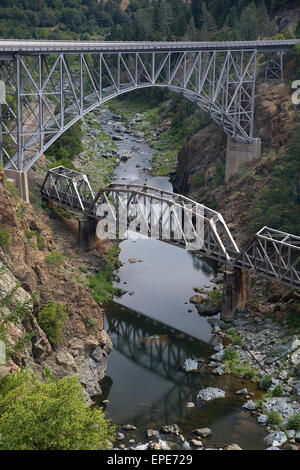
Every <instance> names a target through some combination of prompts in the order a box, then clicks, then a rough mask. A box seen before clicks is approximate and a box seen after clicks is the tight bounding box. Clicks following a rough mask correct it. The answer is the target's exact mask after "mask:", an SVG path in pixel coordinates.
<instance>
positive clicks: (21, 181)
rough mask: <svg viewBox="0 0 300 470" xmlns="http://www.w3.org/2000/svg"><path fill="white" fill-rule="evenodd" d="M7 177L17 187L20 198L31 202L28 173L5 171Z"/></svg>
mask: <svg viewBox="0 0 300 470" xmlns="http://www.w3.org/2000/svg"><path fill="white" fill-rule="evenodd" d="M5 175H6V177H7V178H8V179H9V180H10V181H11V182H12V183H13V184H14V185H15V186H16V188H17V189H18V191H19V196H20V197H21V198H22V199H24V201H26V202H29V188H28V178H27V171H17V170H5Z"/></svg>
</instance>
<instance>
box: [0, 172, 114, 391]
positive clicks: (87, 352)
mask: <svg viewBox="0 0 300 470" xmlns="http://www.w3.org/2000/svg"><path fill="white" fill-rule="evenodd" d="M42 218H43V217H42V216H41V215H40V214H39V216H36V214H35V211H34V210H33V207H32V206H31V205H30V204H26V203H24V201H21V200H20V199H18V200H17V201H16V200H15V199H14V198H13V196H12V195H11V194H10V192H9V191H8V190H7V187H6V184H5V180H4V175H3V173H1V172H0V230H1V229H4V228H5V229H6V230H8V231H9V233H10V235H11V243H10V245H9V246H8V247H6V248H5V249H3V248H1V246H0V264H1V265H5V266H6V271H5V274H4V275H2V276H1V277H0V296H1V295H3V294H4V293H5V292H7V291H9V289H10V288H12V287H13V286H15V285H16V284H17V283H18V282H20V283H21V287H20V288H19V289H18V291H17V296H18V297H19V299H22V300H24V299H26V298H29V297H30V296H31V295H32V294H33V292H34V291H37V290H38V291H39V296H38V300H37V301H36V302H35V304H34V307H33V310H32V313H31V314H30V316H29V317H28V318H27V319H26V321H24V322H23V323H22V324H20V325H19V326H18V327H14V328H13V329H12V330H13V331H12V332H11V335H12V338H14V337H15V338H17V337H18V336H20V335H21V333H22V332H23V333H24V332H29V333H32V334H33V336H32V339H31V341H30V343H29V344H27V346H26V349H25V351H24V352H22V353H21V354H20V355H19V356H18V357H17V358H15V359H14V361H10V362H9V363H8V364H7V367H6V371H11V370H14V369H16V368H18V367H24V366H30V367H33V368H34V369H38V370H43V369H44V368H45V367H48V368H49V369H50V371H51V372H52V374H53V375H54V376H55V377H62V376H64V375H67V374H68V375H69V374H77V375H78V377H79V378H80V381H81V383H82V384H83V385H84V387H85V390H86V392H87V395H89V396H92V395H95V394H98V393H100V392H101V389H100V386H99V380H100V379H101V378H102V377H103V375H104V370H105V368H106V359H107V356H108V355H109V353H110V351H111V349H112V343H111V341H110V338H109V337H108V335H107V334H106V332H105V331H104V329H103V313H102V311H101V309H100V307H99V305H98V304H97V303H96V302H95V300H94V299H93V297H92V296H91V294H90V293H89V291H88V290H87V289H86V288H85V287H84V286H83V285H81V284H79V283H77V282H75V281H74V280H72V279H70V278H69V277H70V276H68V275H67V273H66V271H64V270H63V269H62V270H58V269H57V267H55V266H54V265H52V264H50V263H49V262H47V255H49V254H51V253H53V251H55V250H56V249H57V247H56V243H55V242H54V238H53V233H52V230H51V228H50V227H49V225H47V223H45V222H47V220H46V218H45V220H42ZM51 301H56V302H61V303H62V304H64V305H65V306H66V308H67V313H68V320H67V323H66V325H65V328H64V330H63V337H62V342H61V343H60V344H59V345H58V346H56V347H53V346H51V344H50V343H49V341H48V340H47V337H46V335H45V333H44V332H43V330H42V329H41V328H40V327H39V325H38V322H37V318H36V317H37V313H38V312H39V311H40V310H41V309H42V308H43V307H45V306H46V305H47V304H48V303H49V302H51ZM91 320H92V321H91ZM90 325H92V326H90Z"/></svg>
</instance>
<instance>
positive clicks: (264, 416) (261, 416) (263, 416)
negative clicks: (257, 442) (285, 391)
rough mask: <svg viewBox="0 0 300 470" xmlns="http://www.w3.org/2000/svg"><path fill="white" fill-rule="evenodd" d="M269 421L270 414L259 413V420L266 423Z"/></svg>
mask: <svg viewBox="0 0 300 470" xmlns="http://www.w3.org/2000/svg"><path fill="white" fill-rule="evenodd" d="M267 421H268V416H267V415H259V417H258V418H257V422H258V423H260V424H264V423H266V422H267Z"/></svg>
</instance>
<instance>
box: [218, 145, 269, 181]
mask: <svg viewBox="0 0 300 470" xmlns="http://www.w3.org/2000/svg"><path fill="white" fill-rule="evenodd" d="M260 155H261V139H260V138H259V137H257V138H255V139H253V140H252V143H251V144H247V143H244V142H234V141H233V140H232V139H231V138H230V137H227V149H226V170H225V180H228V179H229V178H230V176H232V175H233V174H235V173H238V172H239V170H240V165H241V163H243V162H247V161H249V160H252V159H253V158H259V157H260Z"/></svg>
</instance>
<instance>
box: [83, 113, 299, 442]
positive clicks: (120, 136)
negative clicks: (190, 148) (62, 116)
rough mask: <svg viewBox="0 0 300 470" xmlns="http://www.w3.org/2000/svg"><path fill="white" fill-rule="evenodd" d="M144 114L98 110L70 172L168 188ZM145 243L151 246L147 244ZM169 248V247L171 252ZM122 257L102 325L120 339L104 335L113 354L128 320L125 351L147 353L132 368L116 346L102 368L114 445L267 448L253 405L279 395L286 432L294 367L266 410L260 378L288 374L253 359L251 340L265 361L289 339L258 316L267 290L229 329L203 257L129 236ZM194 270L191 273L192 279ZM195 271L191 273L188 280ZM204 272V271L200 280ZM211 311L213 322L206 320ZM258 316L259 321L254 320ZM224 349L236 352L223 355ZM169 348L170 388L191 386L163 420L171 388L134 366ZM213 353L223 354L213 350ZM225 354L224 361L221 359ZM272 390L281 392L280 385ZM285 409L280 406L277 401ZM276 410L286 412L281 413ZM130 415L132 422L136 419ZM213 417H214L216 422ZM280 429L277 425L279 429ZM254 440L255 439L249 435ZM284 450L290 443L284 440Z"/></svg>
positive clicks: (98, 180) (102, 400)
mask: <svg viewBox="0 0 300 470" xmlns="http://www.w3.org/2000/svg"><path fill="white" fill-rule="evenodd" d="M123 106H125V105H123ZM116 111H117V110H116ZM148 117H149V116H148V115H147V113H145V114H140V113H138V114H136V113H135V114H134V113H133V112H132V111H131V110H129V111H128V112H124V111H121V110H120V112H119V113H117V112H115V113H112V111H111V110H109V109H107V108H106V109H99V110H97V111H95V112H94V115H93V119H90V120H89V121H88V122H87V123H85V124H84V125H83V130H84V148H85V150H84V152H83V153H82V154H80V155H79V156H78V157H77V158H76V159H75V160H74V163H75V164H76V167H78V168H79V169H81V170H82V171H83V172H85V173H88V174H89V176H90V177H91V179H92V182H93V185H94V189H95V190H97V189H98V188H99V185H101V184H106V183H107V182H109V181H112V180H116V181H122V182H125V181H128V182H129V181H130V182H139V183H145V182H147V184H150V185H153V186H159V187H162V188H164V189H168V190H172V186H171V183H170V182H169V180H168V178H166V177H164V176H156V174H155V172H154V171H153V164H152V162H153V156H154V155H155V153H156V149H154V148H153V146H152V147H150V146H149V144H148V143H147V142H145V140H146V138H147V136H149V135H150V136H151V137H152V138H154V137H155V138H156V139H157V141H158V140H159V136H160V135H161V134H162V133H161V132H160V125H162V127H164V123H159V125H158V124H156V131H155V135H154V134H151V132H153V129H152V127H151V126H153V121H152V123H150V122H149V121H148ZM94 120H95V121H96V122H94ZM148 126H149V127H150V130H149V131H147V129H148ZM142 129H143V130H142ZM103 136H104V137H103ZM99 139H100V140H99ZM103 139H104V140H103ZM152 144H153V142H152ZM157 145H158V146H159V145H160V144H159V143H158V144H157ZM97 149H98V150H97ZM151 243H153V246H150V245H151ZM154 245H155V246H154ZM139 250H140V251H139ZM172 250H175V251H176V253H175V251H174V252H173V251H172ZM150 252H151V255H150V257H147V256H148V255H147V253H150ZM181 255H182V256H181ZM131 258H136V259H141V260H142V262H141V263H130V261H129V259H131ZM172 259H174V260H177V261H176V263H175V264H174V266H173V265H172V262H171V260H172ZM120 261H121V263H120V264H121V268H120V269H119V270H118V273H117V277H118V278H119V282H116V283H115V287H116V288H119V289H122V290H124V293H123V295H122V296H121V297H119V298H115V299H114V302H113V304H112V305H113V306H108V307H107V308H106V307H105V309H106V318H107V321H108V322H109V316H110V315H112V314H113V316H112V318H113V321H112V322H111V323H110V324H109V325H108V328H111V325H112V324H113V323H116V324H118V325H119V329H118V334H115V333H114V332H110V331H109V329H108V331H109V335H110V336H111V338H112V340H113V343H114V345H115V349H116V347H119V346H118V345H119V344H120V343H122V341H123V338H122V336H120V331H121V330H120V329H121V327H122V328H125V326H126V328H127V330H128V331H130V328H131V323H130V322H132V333H130V336H129V338H127V340H126V341H127V343H130V344H132V351H131V353H133V350H134V348H136V347H137V346H139V348H137V349H136V351H137V352H138V353H139V354H141V351H142V354H143V355H144V354H145V353H146V354H148V356H147V355H146V356H143V357H144V360H143V364H137V363H136V362H134V364H133V363H132V362H131V363H129V362H128V361H127V360H126V361H125V360H124V353H126V354H128V351H127V352H126V351H122V352H121V353H120V352H119V351H118V350H115V351H114V352H113V353H112V356H111V357H110V360H109V363H108V370H107V380H108V379H110V377H111V376H112V377H113V378H112V379H111V382H110V384H109V391H108V392H107V393H105V394H104V395H103V396H101V397H99V398H98V399H97V402H98V403H99V404H100V405H101V406H103V405H104V406H105V407H106V408H107V412H108V415H109V416H112V417H113V418H114V422H115V423H116V424H118V432H119V433H121V435H119V436H118V437H119V438H118V441H117V442H118V448H119V449H123V448H129V447H136V448H148V446H150V447H153V446H156V447H155V448H157V449H158V448H159V447H161V448H167V447H168V448H199V449H200V448H211V447H212V448H218V449H219V448H222V449H224V448H225V447H227V446H228V445H230V444H235V445H236V446H239V447H240V448H245V449H250V448H253V449H256V448H260V449H263V448H266V447H267V446H269V445H268V444H267V443H265V442H264V438H265V437H266V435H267V432H268V431H271V430H272V429H275V428H274V424H272V423H270V422H268V421H265V423H264V424H261V421H262V420H263V418H262V417H261V416H260V415H264V414H266V413H265V411H264V409H263V408H262V409H261V411H260V408H258V405H257V403H258V402H260V403H259V406H260V407H271V409H270V410H269V411H270V412H274V411H275V412H276V411H277V409H275V408H274V407H276V406H277V407H278V406H279V407H280V404H278V403H277V402H278V401H279V402H283V399H284V400H288V404H291V406H292V408H290V414H289V415H288V416H287V415H286V413H283V415H282V420H283V423H285V426H286V424H287V423H286V422H287V420H288V419H289V417H290V416H292V414H295V413H297V409H298V408H297V406H298V405H297V403H298V401H297V398H296V399H295V400H294V399H293V397H292V395H293V393H294V386H295V383H296V382H297V380H294V381H293V382H292V380H291V379H293V378H294V379H295V378H296V376H292V373H293V371H292V370H290V369H289V368H288V370H287V371H286V372H287V378H286V379H282V378H280V379H279V380H282V381H283V384H281V382H280V383H279V385H282V386H283V390H284V393H287V394H289V395H283V397H272V400H273V398H274V399H276V400H277V398H279V400H277V402H276V403H275V400H273V402H272V403H271V404H270V403H269V402H268V401H265V400H268V399H271V397H268V396H266V397H264V394H265V393H266V392H267V393H270V392H271V390H266V391H265V390H262V389H261V388H259V383H260V380H261V379H262V376H263V375H271V374H273V375H274V380H277V374H276V372H277V369H276V367H279V368H281V370H280V372H281V373H282V374H283V375H285V373H284V372H283V371H284V370H285V368H286V364H285V363H284V361H282V364H281V365H279V366H278V365H277V366H273V369H272V367H271V365H270V364H269V365H268V368H266V367H265V365H264V359H263V361H262V362H263V363H262V366H261V365H260V364H258V363H257V362H256V360H254V359H253V357H256V355H257V353H258V351H257V349H258V344H256V342H255V340H256V338H257V337H259V338H260V341H261V342H262V343H263V344H264V345H265V344H267V342H268V337H270V341H271V344H270V345H269V347H270V348H271V349H270V350H269V351H266V357H267V352H269V353H270V355H271V356H272V354H271V353H272V348H273V349H274V350H275V346H276V345H277V346H278V348H280V346H282V347H284V346H285V342H284V340H285V337H284V336H282V337H281V336H280V337H279V335H278V333H279V332H280V331H281V326H278V325H277V328H276V324H274V325H273V322H272V320H271V319H269V318H268V320H269V321H270V322H271V323H268V322H267V323H265V317H264V315H265V314H266V312H269V313H270V312H272V311H274V308H273V310H272V308H271V307H270V306H269V305H267V304H268V302H267V299H266V295H264V294H262V292H263V290H264V288H265V287H264V284H263V283H262V284H261V285H260V282H258V283H257V284H256V285H254V284H253V283H251V284H252V299H250V304H251V305H252V307H255V308H253V309H252V310H251V308H250V307H251V306H250V304H249V311H247V312H244V313H239V314H238V315H237V317H236V319H235V320H234V322H233V323H232V324H231V325H229V326H228V325H225V324H223V325H222V323H220V320H219V315H218V314H219V311H220V306H219V301H220V297H221V288H222V284H221V282H222V275H221V274H220V273H218V274H217V273H216V272H215V268H212V267H211V266H209V265H206V263H205V261H204V260H203V259H199V258H196V257H194V256H192V255H191V254H190V253H185V252H184V250H179V251H178V249H176V248H175V247H170V246H169V247H168V246H167V245H164V244H161V243H159V242H155V241H151V240H148V241H146V240H144V241H139V240H131V241H125V242H123V245H122V247H121V254H120ZM178 266H180V267H181V271H180V272H181V274H180V277H179V278H178V276H177V277H175V278H174V279H173V278H172V275H171V273H173V272H174V273H176V270H177V269H178ZM193 269H195V271H194V273H193ZM76 271H77V270H76ZM79 271H80V272H78V273H77V276H79V277H80V279H81V280H82V282H86V273H84V272H83V270H82V269H80V268H79ZM191 273H193V275H195V278H194V280H193V278H192V276H191ZM203 273H206V274H205V275H204V276H203V278H202V279H201V277H202V275H203ZM158 279H159V282H158V283H157V280H158ZM172 279H173V280H172ZM200 279H201V281H200ZM185 281H186V282H185ZM199 281H200V282H199ZM194 282H197V284H194ZM174 285H176V289H175V290H176V291H178V293H179V294H180V295H179V297H178V298H177V297H176V294H177V292H176V293H175V292H174ZM193 286H194V287H195V289H194V293H193V292H192V287H193ZM214 287H215V289H214ZM112 292H113V291H111V295H112ZM195 296H198V299H195V298H194V300H193V301H190V304H189V303H188V300H189V299H191V298H192V297H195ZM203 296H204V297H205V298H206V297H208V300H209V303H206V302H203V301H200V302H199V298H201V297H203ZM197 300H198V302H197ZM286 301H287V299H286V300H283V302H286ZM124 309H125V310H124ZM126 309H127V310H126ZM207 314H210V315H212V316H211V317H210V318H207ZM124 315H126V322H125V323H124V324H123V323H122V318H123V317H124ZM256 317H259V320H258V318H256ZM150 319H151V321H152V326H151V329H150V330H149V332H144V335H143V337H141V338H138V339H137V337H136V332H137V331H139V330H138V329H137V326H136V325H143V328H144V327H145V325H146V324H147V325H149V322H150ZM153 319H155V320H156V321H157V320H158V319H159V320H160V321H161V323H157V322H156V323H155V321H153ZM189 323H190V326H189ZM169 325H172V327H174V326H175V327H176V328H177V330H178V331H177V333H176V334H175V333H174V331H173V330H172V329H170V328H169ZM273 326H274V328H273ZM220 327H221V328H220ZM219 328H220V330H219ZM259 328H260V330H259ZM146 331H147V330H146ZM162 331H163V332H164V333H163V334H162ZM183 332H184V333H183ZM252 332H253V335H252ZM186 333H187V334H188V337H187V343H188V342H190V338H191V336H194V334H195V336H196V337H197V339H199V337H201V339H203V340H204V342H205V343H206V345H207V346H205V347H204V346H203V344H202V343H201V344H200V343H197V345H196V347H195V348H194V349H191V350H189V349H187V348H185V347H182V346H179V342H178V338H179V337H180V336H181V335H183V334H186ZM131 334H132V336H131ZM285 334H286V336H287V338H288V337H290V336H291V334H290V333H289V331H288V330H287V331H286V332H285ZM293 334H294V333H293ZM177 336H178V338H177ZM251 336H253V338H252V342H253V344H252V343H251V344H250V345H249V348H248V349H250V353H248V352H247V353H246V352H245V350H244V349H243V348H242V346H241V344H245V341H244V340H247V341H248V340H249V338H251ZM272 341H273V343H272ZM280 341H281V343H282V344H281V343H280ZM221 342H222V343H221ZM229 343H231V344H232V345H233V346H230V347H229V349H228V344H229ZM170 345H172V346H174V348H178V347H180V348H181V349H180V351H181V355H180V358H181V360H180V362H177V363H176V364H175V366H174V367H175V368H174V369H172V370H173V372H172V379H174V378H176V383H173V385H174V386H175V385H176V387H178V386H179V390H187V393H186V394H185V395H184V396H185V398H184V399H182V400H181V401H180V403H179V402H176V406H174V410H175V409H176V412H175V413H174V412H172V413H169V414H168V413H167V414H162V413H161V410H162V409H163V405H164V403H165V402H166V403H167V402H168V401H169V402H170V397H169V396H168V393H167V391H168V387H167V388H166V385H165V383H164V380H161V379H158V378H157V377H154V376H153V372H154V371H153V370H151V371H150V373H149V374H148V372H147V374H148V375H147V374H144V373H141V372H142V371H141V369H140V367H141V366H142V367H145V366H147V360H148V359H147V358H148V357H150V351H151V350H152V348H153V347H158V348H163V350H165V351H166V354H167V352H168V351H170ZM273 346H274V347H273ZM215 347H217V348H218V349H219V350H217V351H214V348H215ZM290 347H292V344H291V345H290ZM203 348H204V349H205V353H204V349H203ZM224 351H225V352H224ZM273 352H274V351H273ZM122 354H123V356H122ZM215 354H219V360H217V359H216V358H211V356H213V355H215ZM222 354H226V356H227V355H228V356H229V357H227V358H225V360H223V359H224V358H222ZM237 354H238V357H237ZM272 357H273V356H272ZM197 358H201V370H199V371H192V370H190V371H187V370H184V369H183V365H184V363H185V360H187V359H190V360H192V361H194V360H195V359H197ZM256 359H257V357H256ZM131 360H132V361H136V357H135V356H132V359H131ZM157 364H159V363H157ZM167 364H168V363H167V362H166V356H163V357H162V358H161V365H162V367H166V365H167ZM157 367H158V365H157ZM168 367H169V364H168ZM265 368H266V371H265V370H264V369H265ZM124 370H126V377H124V374H123V371H124ZM129 377H130V378H131V380H130V383H128V378H129ZM141 377H143V379H142V378H141ZM167 380H169V381H170V376H167ZM108 382H109V380H108ZM134 383H137V384H138V386H137V387H134V386H133V384H134ZM171 383H172V380H171ZM153 384H156V385H155V387H154V389H152V388H153ZM178 384H179V385H178ZM187 385H188V386H187ZM272 385H274V384H272ZM277 385H278V384H277ZM116 387H117V389H116ZM208 387H210V388H214V389H218V390H223V391H224V392H225V397H220V398H218V399H213V400H212V402H210V403H206V402H205V403H203V402H201V401H200V402H199V400H198V399H197V396H198V394H199V392H200V390H205V389H206V388H208ZM288 387H289V388H288ZM101 389H105V386H104V385H103V384H101ZM245 389H247V393H241V394H236V392H239V391H240V390H244V391H245ZM160 390H161V391H162V392H163V398H159V396H156V393H154V392H156V391H160ZM277 390H279V389H278V388H277ZM180 393H181V392H180ZM277 393H278V392H277ZM157 400H158V401H157ZM262 400H263V403H262ZM248 401H250V402H251V401H252V402H253V403H255V409H253V410H248V409H247V408H244V405H245V403H247V402H248ZM294 402H295V403H294ZM249 406H252V407H253V406H254V405H251V403H250V405H249ZM281 406H283V407H284V406H285V405H282V404H281ZM176 407H177V408H176ZM273 408H274V409H273ZM280 409H284V410H285V409H286V408H280ZM229 410H230V413H231V414H230V415H229V416H230V418H229V419H227V418H225V417H226V415H228V413H229ZM126 411H127V412H126ZM131 416H135V418H134V419H133V420H132V421H131V419H130V417H131ZM214 416H217V418H216V419H212V418H213V417H214ZM118 417H119V419H118ZM276 418H278V416H277V415H275V420H276ZM258 419H259V421H258V422H257V420H258ZM270 419H271V420H272V419H273V421H274V413H273V414H272V415H271V418H268V420H270ZM224 420H226V423H227V427H226V432H225V430H224V429H222V424H221V423H222V421H224ZM277 422H278V421H277ZM128 423H130V426H129V428H128V426H127V428H126V429H123V426H126V425H128ZM173 423H174V424H176V425H177V426H179V430H178V428H177V427H176V428H174V429H175V430H176V432H167V433H166V432H165V431H166V428H165V430H164V431H161V432H160V429H161V427H162V426H172V425H173ZM277 426H278V425H277ZM132 427H135V428H136V429H133V428H132ZM204 427H209V429H210V430H211V431H212V433H211V435H209V436H207V437H206V438H201V436H200V435H197V433H195V432H194V430H195V429H198V430H199V429H203V428H204ZM268 428H269V429H268ZM174 429H173V431H174ZM238 429H239V433H240V436H239V437H238V438H237V439H236V440H235V439H234V437H235V436H237V435H238V431H237V430H238ZM276 429H277V428H276ZM278 429H282V425H281V427H280V428H278ZM149 430H150V432H149V433H148V431H149ZM151 430H152V431H151ZM177 431H178V432H177ZM289 431H290V430H289ZM148 434H149V435H148ZM296 434H297V431H296V429H295V433H294V435H293V433H288V435H289V436H290V439H289V441H287V442H289V444H290V445H296V444H295V443H294V442H293V440H294V441H296ZM250 435H252V438H250V437H249V436H250ZM123 436H124V437H123ZM297 439H298V438H297ZM197 440H198V443H199V442H201V445H200V444H199V445H195V442H192V441H197ZM130 441H131V442H130ZM132 441H134V442H132ZM284 444H285V445H287V443H284ZM164 446H167V447H164ZM269 447H270V446H269Z"/></svg>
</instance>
